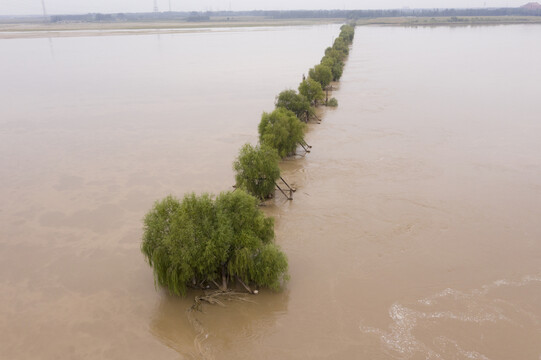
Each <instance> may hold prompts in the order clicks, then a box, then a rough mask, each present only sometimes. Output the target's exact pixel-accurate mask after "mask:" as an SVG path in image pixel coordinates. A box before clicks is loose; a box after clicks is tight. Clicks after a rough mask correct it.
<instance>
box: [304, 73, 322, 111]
mask: <svg viewBox="0 0 541 360" xmlns="http://www.w3.org/2000/svg"><path fill="white" fill-rule="evenodd" d="M299 94H301V95H303V96H304V97H306V99H308V101H309V102H310V104H312V105H317V104H318V102H319V101H321V100H323V99H324V98H325V94H323V89H322V88H321V84H320V83H318V82H317V81H315V80H314V79H312V78H308V79H305V80H303V81H302V82H301V84H300V85H299Z"/></svg>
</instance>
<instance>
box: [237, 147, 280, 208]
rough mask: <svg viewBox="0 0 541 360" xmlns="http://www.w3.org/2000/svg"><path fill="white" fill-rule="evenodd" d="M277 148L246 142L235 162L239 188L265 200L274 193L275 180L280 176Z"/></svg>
mask: <svg viewBox="0 0 541 360" xmlns="http://www.w3.org/2000/svg"><path fill="white" fill-rule="evenodd" d="M279 160H280V157H279V156H278V152H277V151H276V149H274V148H271V147H270V146H268V145H266V144H261V145H258V146H255V147H254V146H252V145H250V144H245V145H244V146H243V147H242V148H241V149H240V153H239V156H238V157H237V159H236V160H235V162H234V163H233V169H234V170H235V172H236V174H235V181H236V186H237V188H240V189H243V190H246V191H247V192H248V193H250V194H252V195H253V196H255V197H257V198H259V199H260V200H265V199H267V198H268V197H270V196H271V195H272V194H273V193H274V188H275V186H276V185H275V182H276V180H278V178H279V177H280V167H279V166H278V161H279Z"/></svg>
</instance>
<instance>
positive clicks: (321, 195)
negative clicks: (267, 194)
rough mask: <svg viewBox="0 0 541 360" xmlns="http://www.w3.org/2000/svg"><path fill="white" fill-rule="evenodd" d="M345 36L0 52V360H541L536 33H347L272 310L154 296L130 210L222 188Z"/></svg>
mask: <svg viewBox="0 0 541 360" xmlns="http://www.w3.org/2000/svg"><path fill="white" fill-rule="evenodd" d="M338 32H339V29H338V26H337V25H328V26H311V27H284V28H252V29H221V30H218V31H208V32H195V33H187V34H161V35H132V36H100V37H70V38H54V39H10V40H0V53H1V54H2V56H1V57H0V69H1V70H0V73H1V75H2V76H1V78H2V83H1V85H0V99H1V102H2V107H1V108H0V176H1V177H0V179H1V187H0V199H2V201H1V203H0V334H1V340H0V358H9V359H35V358H43V359H62V358H66V359H72V358H115V359H133V358H156V359H177V358H181V359H199V358H208V359H213V358H214V359H253V358H260V359H351V358H360V359H393V358H394V359H535V360H538V359H540V358H541V323H540V322H541V260H540V259H541V229H540V227H539V225H538V222H539V218H540V215H541V142H540V141H539V139H541V122H540V120H539V118H540V116H539V111H540V110H539V94H540V93H539V83H540V80H541V70H540V68H539V64H538V59H540V58H541V48H540V47H539V46H537V43H538V39H539V38H540V36H541V26H536V25H527V26H522V25H509V26H499V27H498V26H489V27H439V28H400V27H359V28H357V30H356V38H355V41H354V44H353V47H352V50H351V54H350V57H349V59H348V62H347V65H346V69H345V72H344V75H343V78H342V80H341V82H340V84H339V89H338V90H337V91H335V92H334V96H335V97H336V98H337V99H338V101H339V107H338V108H337V109H335V110H328V111H326V112H324V114H323V122H322V123H321V124H320V125H317V124H313V125H311V126H310V130H309V133H308V134H307V141H308V143H310V144H311V145H313V148H312V152H311V153H310V154H308V155H307V156H306V157H301V158H298V159H290V160H286V161H284V162H283V163H282V169H283V173H284V176H285V177H286V178H287V179H288V180H289V181H290V182H292V183H293V184H294V185H295V186H296V187H297V189H298V191H297V192H296V193H295V199H294V200H293V201H287V200H285V199H284V198H281V197H280V196H277V198H276V200H275V201H274V203H273V204H271V205H269V206H266V207H265V211H266V212H267V213H269V214H270V215H272V216H274V217H275V218H276V232H277V243H278V244H279V245H280V246H281V247H282V248H283V250H284V251H285V252H286V253H287V255H288V257H289V264H290V275H291V280H290V281H289V283H288V284H287V285H286V287H285V289H284V290H283V291H282V292H279V293H271V292H267V291H263V292H261V293H260V294H259V295H257V296H254V297H252V298H251V299H253V300H254V301H253V302H251V303H230V304H227V307H226V308H222V307H211V306H207V307H205V308H204V312H203V313H197V314H195V317H194V318H189V317H188V316H187V315H186V309H187V308H188V307H189V306H190V305H191V299H190V296H188V297H187V298H186V299H179V298H175V297H171V296H169V295H168V294H167V292H165V291H163V290H155V288H154V285H153V279H152V271H151V269H150V268H149V267H148V265H146V264H145V262H144V260H143V256H142V255H141V254H140V251H139V245H140V238H141V227H142V225H141V219H142V217H143V216H144V214H145V212H146V211H148V209H149V208H150V207H151V206H152V203H153V201H154V200H156V199H158V198H161V197H163V196H165V195H167V194H170V193H171V194H174V195H177V196H179V197H180V196H182V194H184V193H186V192H190V191H195V192H197V193H200V192H204V191H208V192H219V191H223V190H227V189H230V186H231V185H232V184H233V171H232V169H231V163H232V161H233V160H234V157H235V156H236V154H237V151H238V149H239V148H240V146H241V145H242V144H244V143H245V142H252V143H255V142H256V141H257V124H258V122H259V118H260V115H261V112H262V111H264V110H265V111H270V110H272V107H273V100H274V96H275V95H276V94H277V93H278V92H280V91H281V90H283V89H285V88H288V87H290V88H294V87H296V86H297V84H298V83H299V81H300V80H301V75H302V73H303V72H304V73H306V72H307V69H308V68H309V67H311V66H313V65H314V64H315V63H317V62H318V61H319V59H320V58H321V56H322V54H323V51H324V49H325V47H326V46H328V45H330V44H331V43H332V40H333V37H335V36H337V34H338ZM190 295H191V296H192V297H193V294H190Z"/></svg>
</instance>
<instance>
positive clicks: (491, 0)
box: [0, 0, 531, 15]
mask: <svg viewBox="0 0 541 360" xmlns="http://www.w3.org/2000/svg"><path fill="white" fill-rule="evenodd" d="M41 1H42V0H0V15H27V14H41V13H42V6H41ZM43 1H44V2H45V6H46V9H47V13H49V14H79V13H96V12H101V13H116V12H149V11H152V9H153V4H154V0H43ZM529 1H531V0H336V1H329V0H266V1H265V0H157V2H158V8H159V10H160V11H168V10H169V6H171V9H172V10H173V11H205V10H229V9H231V10H291V9H399V8H403V7H410V8H451V7H456V8H465V7H467V8H472V7H485V6H486V7H516V6H520V5H523V4H525V3H527V2H529Z"/></svg>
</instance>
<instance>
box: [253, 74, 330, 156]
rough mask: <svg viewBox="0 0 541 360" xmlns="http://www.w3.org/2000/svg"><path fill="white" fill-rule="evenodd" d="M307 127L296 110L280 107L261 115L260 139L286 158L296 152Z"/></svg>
mask: <svg viewBox="0 0 541 360" xmlns="http://www.w3.org/2000/svg"><path fill="white" fill-rule="evenodd" d="M316 84H318V83H316ZM318 85H319V84H318ZM320 90H321V87H320ZM305 127H306V124H304V123H303V122H301V121H300V120H299V119H298V118H297V117H296V116H295V113H294V112H292V111H290V110H287V109H284V108H281V107H279V108H277V109H276V110H274V111H273V112H271V113H265V112H264V113H263V115H262V116H261V122H260V123H259V141H260V142H261V144H266V145H268V146H270V147H271V148H273V149H276V150H277V151H278V155H279V156H280V157H281V158H284V157H286V156H288V155H290V154H293V153H294V152H295V150H296V149H297V144H299V143H300V142H301V141H302V140H303V138H304V130H305Z"/></svg>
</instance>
